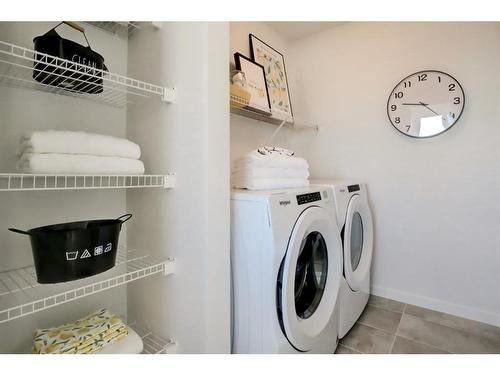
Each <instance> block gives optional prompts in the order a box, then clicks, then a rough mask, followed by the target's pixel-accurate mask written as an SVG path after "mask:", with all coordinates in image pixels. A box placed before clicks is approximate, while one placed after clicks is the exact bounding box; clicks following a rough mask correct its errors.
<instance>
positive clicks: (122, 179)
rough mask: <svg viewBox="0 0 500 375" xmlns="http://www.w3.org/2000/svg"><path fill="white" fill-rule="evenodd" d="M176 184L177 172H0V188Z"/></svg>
mask: <svg viewBox="0 0 500 375" xmlns="http://www.w3.org/2000/svg"><path fill="white" fill-rule="evenodd" d="M174 186H175V174H166V175H152V174H150V175H41V174H22V173H0V191H33V190H90V189H137V188H163V189H171V188H173V187H174Z"/></svg>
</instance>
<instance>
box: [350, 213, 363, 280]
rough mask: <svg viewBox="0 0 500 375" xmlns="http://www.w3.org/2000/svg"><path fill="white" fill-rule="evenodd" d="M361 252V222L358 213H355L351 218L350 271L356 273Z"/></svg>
mask: <svg viewBox="0 0 500 375" xmlns="http://www.w3.org/2000/svg"><path fill="white" fill-rule="evenodd" d="M362 251H363V220H362V219H361V215H360V214H359V212H355V213H354V215H353V217H352V228H351V266H352V270H353V271H356V268H358V265H359V261H360V260H361V253H362Z"/></svg>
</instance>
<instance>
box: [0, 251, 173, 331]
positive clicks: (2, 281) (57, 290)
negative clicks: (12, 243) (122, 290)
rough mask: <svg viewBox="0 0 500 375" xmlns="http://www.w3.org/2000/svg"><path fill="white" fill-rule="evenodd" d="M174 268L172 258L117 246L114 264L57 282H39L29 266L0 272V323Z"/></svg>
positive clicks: (32, 268) (168, 273)
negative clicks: (85, 276)
mask: <svg viewBox="0 0 500 375" xmlns="http://www.w3.org/2000/svg"><path fill="white" fill-rule="evenodd" d="M174 272H175V260H174V259H170V258H169V259H167V260H164V259H163V260H159V259H154V258H152V257H151V256H149V255H147V254H144V253H140V252H137V251H129V252H127V251H125V250H124V249H119V251H118V254H117V259H116V265H115V267H113V268H112V269H110V270H108V271H106V272H103V273H101V274H99V275H95V276H91V277H87V278H84V279H80V280H76V281H71V282H67V283H58V284H39V283H38V282H37V281H36V273H35V268H34V267H33V266H30V267H25V268H20V269H16V270H11V271H4V272H1V273H0V323H5V322H8V321H11V320H15V319H19V318H22V317H24V316H27V315H31V314H35V313H37V312H39V311H43V310H46V309H49V308H51V307H55V306H58V305H61V304H63V303H67V302H71V301H74V300H77V299H80V298H83V297H86V296H89V295H92V294H96V293H100V292H103V291H105V290H108V289H111V288H115V287H117V286H120V285H124V284H128V283H130V282H132V281H134V280H139V279H142V278H145V277H149V276H153V275H156V274H163V275H165V276H166V275H170V274H172V273H174Z"/></svg>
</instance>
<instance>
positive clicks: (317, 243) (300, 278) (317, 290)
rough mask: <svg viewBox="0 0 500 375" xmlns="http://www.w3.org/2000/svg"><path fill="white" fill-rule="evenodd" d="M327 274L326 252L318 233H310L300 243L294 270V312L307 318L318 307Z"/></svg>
mask: <svg viewBox="0 0 500 375" xmlns="http://www.w3.org/2000/svg"><path fill="white" fill-rule="evenodd" d="M327 273H328V250H327V247H326V243H325V239H324V238H323V236H322V235H321V233H319V232H311V233H309V234H308V235H307V237H306V238H305V239H304V241H303V242H302V246H301V250H300V254H299V257H298V259H297V267H296V269H295V287H294V291H295V310H296V311H297V315H298V316H299V317H300V318H302V319H307V318H309V317H310V316H311V315H312V314H314V312H315V311H316V309H317V308H318V306H319V303H320V302H321V298H322V297H323V292H324V290H325V285H326V276H327Z"/></svg>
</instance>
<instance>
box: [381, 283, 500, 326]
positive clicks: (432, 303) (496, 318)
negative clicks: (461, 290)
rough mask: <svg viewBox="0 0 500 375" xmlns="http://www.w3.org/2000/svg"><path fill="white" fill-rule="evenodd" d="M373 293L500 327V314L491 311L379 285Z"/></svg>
mask: <svg viewBox="0 0 500 375" xmlns="http://www.w3.org/2000/svg"><path fill="white" fill-rule="evenodd" d="M371 293H372V294H374V295H376V296H380V297H385V298H389V299H393V300H396V301H400V302H404V303H409V304H411V305H417V306H420V307H425V308H428V309H432V310H436V311H440V312H443V313H446V314H451V315H456V316H460V317H462V318H466V319H472V320H477V321H479V322H483V323H486V324H491V325H494V326H497V327H500V314H497V313H494V312H491V311H484V310H479V309H475V308H472V307H469V306H464V305H457V304H455V303H450V302H446V301H441V300H438V299H434V298H429V297H425V296H419V295H416V294H411V293H408V292H404V291H402V290H396V289H390V288H383V287H379V286H377V285H372V286H371Z"/></svg>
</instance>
